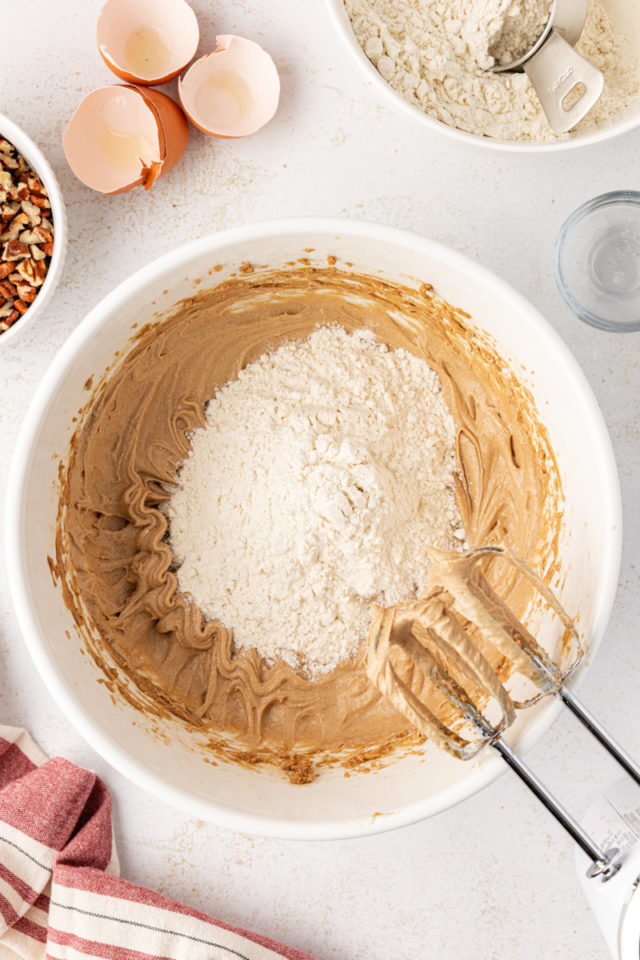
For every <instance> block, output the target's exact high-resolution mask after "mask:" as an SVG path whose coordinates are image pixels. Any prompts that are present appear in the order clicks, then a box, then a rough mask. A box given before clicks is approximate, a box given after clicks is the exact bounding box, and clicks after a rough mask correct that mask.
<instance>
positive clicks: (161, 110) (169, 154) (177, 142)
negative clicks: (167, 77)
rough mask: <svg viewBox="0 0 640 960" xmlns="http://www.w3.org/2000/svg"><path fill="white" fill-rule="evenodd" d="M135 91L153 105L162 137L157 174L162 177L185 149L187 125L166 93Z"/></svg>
mask: <svg viewBox="0 0 640 960" xmlns="http://www.w3.org/2000/svg"><path fill="white" fill-rule="evenodd" d="M137 89H138V90H139V92H140V93H141V94H142V96H143V97H145V99H146V100H147V101H148V102H150V103H151V104H152V105H153V107H154V109H155V110H156V111H157V114H158V119H159V122H160V127H161V130H162V132H163V135H164V158H163V160H162V169H161V171H160V173H159V176H161V177H163V176H164V175H165V173H169V170H172V169H173V168H174V167H175V165H176V163H177V162H178V160H180V158H181V157H182V154H183V153H184V152H185V150H186V149H187V143H188V142H189V124H188V122H187V118H186V117H185V115H184V113H183V112H182V110H181V109H180V107H179V106H178V104H177V103H176V102H175V100H172V99H171V97H168V96H167V95H166V93H161V92H160V91H159V90H151V89H150V88H149V87H138V88H137ZM149 186H151V184H149ZM147 189H149V187H147Z"/></svg>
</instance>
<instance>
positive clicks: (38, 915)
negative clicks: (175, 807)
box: [0, 725, 312, 960]
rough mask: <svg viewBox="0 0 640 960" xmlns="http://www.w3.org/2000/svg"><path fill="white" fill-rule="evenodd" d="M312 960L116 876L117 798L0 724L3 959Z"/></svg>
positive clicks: (91, 775)
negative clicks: (114, 806)
mask: <svg viewBox="0 0 640 960" xmlns="http://www.w3.org/2000/svg"><path fill="white" fill-rule="evenodd" d="M16 957H24V958H26V960H42V958H44V957H47V958H51V960H93V958H96V960H97V958H100V960H105V958H106V960H160V958H161V960H187V958H188V960H278V958H283V957H285V958H286V960H312V958H311V957H309V955H308V954H306V953H301V952H300V951H299V950H294V949H292V948H291V947H285V946H284V945H283V944H280V943H276V942H275V941H273V940H269V939H268V938H267V937H261V936H259V935H258V934H255V933H249V932H248V931H246V930H241V929H238V928H237V927H232V926H230V925H229V924H226V923H222V922H221V921H220V920H215V919H213V917H209V916H207V915H206V914H204V913H200V912H199V911H198V910H192V909H190V908H189V907H186V906H184V905H183V904H181V903H177V902H176V901H175V900H171V899H170V898H169V897H165V896H162V895H161V894H159V893H154V892H153V891H152V890H147V889H145V888H144V887H138V886H136V885H135V884H133V883H129V881H128V880H124V879H122V878H121V877H119V876H118V861H117V857H116V854H115V846H114V842H113V830H112V825H111V796H110V794H109V791H108V790H107V788H106V787H105V785H104V783H103V782H102V780H100V778H99V777H97V776H96V775H95V774H94V773H91V772H90V771H88V770H83V769H82V768H81V767H76V766H75V765H74V764H72V763H69V761H67V760H64V759H62V758H61V757H54V758H53V759H52V760H47V758H46V757H45V756H44V754H43V753H41V751H40V750H39V749H38V747H36V745H35V744H34V742H33V740H32V739H31V738H30V737H29V735H28V734H27V733H25V731H24V730H20V729H18V728H17V727H4V726H1V725H0V960H15V958H16Z"/></svg>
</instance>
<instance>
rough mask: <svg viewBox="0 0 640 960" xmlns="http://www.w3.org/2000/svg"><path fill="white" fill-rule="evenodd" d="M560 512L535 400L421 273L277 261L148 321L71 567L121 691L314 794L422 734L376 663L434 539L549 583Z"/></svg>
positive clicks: (101, 387) (92, 480) (108, 379)
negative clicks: (373, 634) (502, 550)
mask: <svg viewBox="0 0 640 960" xmlns="http://www.w3.org/2000/svg"><path fill="white" fill-rule="evenodd" d="M561 509H562V494H561V489H560V480H559V476H558V471H557V467H556V464H555V459H554V456H553V452H552V450H551V447H550V444H549V439H548V436H547V434H546V430H545V429H544V427H543V426H542V424H541V422H540V420H539V418H538V415H537V411H536V409H535V406H534V404H533V401H532V398H531V396H530V395H529V394H528V392H527V390H526V389H525V388H524V386H523V385H522V384H521V383H520V382H519V380H518V378H517V377H516V375H515V373H514V372H513V371H512V370H511V369H510V367H509V365H508V363H507V362H506V361H505V360H504V359H502V358H501V357H500V355H499V354H498V352H497V351H496V349H495V347H494V346H493V344H492V342H491V340H490V338H489V337H488V336H487V335H486V334H484V333H483V332H482V331H480V330H478V329H477V328H476V327H475V325H474V324H473V321H472V320H471V319H470V318H469V317H468V316H467V315H466V314H464V313H463V312H462V311H460V310H456V309H455V308H454V307H452V306H450V305H449V304H447V303H445V302H443V301H441V300H439V299H438V298H437V297H436V296H435V295H434V293H433V291H432V290H431V289H430V287H429V286H428V285H423V286H422V287H421V288H420V289H415V288H412V287H409V286H402V285H399V284H396V283H387V282H385V281H384V280H382V279H379V278H376V277H371V276H365V275H359V274H357V273H355V272H348V271H346V270H345V271H342V270H339V269H336V268H335V267H333V266H329V267H327V268H317V269H312V268H309V267H304V268H298V267H293V268H290V269H282V270H263V271H260V272H256V273H253V274H250V273H247V274H246V275H244V276H242V277H238V278H234V279H230V280H227V281H225V282H223V283H220V284H219V285H218V286H216V287H214V288H212V289H211V290H208V291H204V292H203V293H199V294H198V295H197V296H194V297H193V298H190V299H187V300H185V301H183V302H182V303H180V304H179V305H178V306H177V307H176V308H174V309H173V310H172V312H171V313H170V314H169V315H168V316H166V317H164V318H161V319H160V320H159V321H158V322H155V323H153V324H149V325H148V326H146V327H145V328H143V329H142V330H140V331H139V332H138V333H137V335H136V336H135V337H134V340H133V343H132V345H131V346H130V349H129V351H128V352H127V353H126V355H125V356H124V357H123V358H122V359H121V360H120V361H119V362H118V364H117V365H116V366H115V367H114V369H112V370H111V371H110V372H108V373H107V374H106V375H105V377H104V378H103V379H102V380H101V382H99V383H98V384H97V385H96V387H95V388H94V391H93V394H92V396H91V399H90V401H89V403H88V404H87V405H86V407H85V409H84V410H83V411H82V415H81V418H80V424H79V426H78V428H77V430H76V432H75V434H74V437H73V439H72V442H71V448H70V453H69V457H68V461H67V463H66V464H65V466H64V469H63V472H62V492H61V497H60V509H59V522H58V534H57V556H56V571H57V574H58V576H59V577H60V580H61V582H62V588H63V590H64V595H65V601H66V603H67V604H68V606H69V607H70V608H71V609H72V611H73V613H74V616H75V620H76V623H77V624H78V626H79V628H80V630H81V632H82V634H83V636H84V639H85V643H86V645H87V647H88V649H89V650H90V652H91V653H92V654H93V656H94V658H95V659H96V660H97V661H98V662H99V664H100V665H101V666H102V667H103V669H104V670H105V673H106V674H107V676H108V682H109V683H110V684H112V688H113V690H114V692H116V693H117V692H118V691H119V693H120V695H125V696H127V697H128V698H129V699H132V698H133V699H134V700H136V701H137V702H138V704H139V706H140V708H141V709H142V710H144V711H146V712H148V713H150V714H154V715H155V716H156V717H162V716H167V715H171V716H172V717H173V718H178V719H179V720H180V721H181V722H182V723H183V724H186V725H187V726H188V727H190V728H192V729H193V730H197V731H198V732H199V733H200V734H202V733H204V734H206V735H210V750H211V753H212V756H213V755H215V756H221V757H223V758H226V759H232V760H239V761H241V762H249V763H261V762H265V763H271V764H277V765H279V766H280V767H282V768H283V769H284V770H285V771H286V772H287V773H288V774H289V776H290V777H291V779H292V780H293V781H294V782H304V781H306V780H308V779H311V778H312V777H313V776H314V772H315V771H316V770H317V769H318V767H321V766H322V764H323V763H335V762H341V763H344V764H346V765H347V766H357V765H358V764H359V763H361V762H363V761H366V760H371V759H372V758H379V757H382V756H385V755H387V754H391V753H393V752H394V751H396V750H399V749H401V748H415V747H416V746H417V745H418V744H419V743H420V742H421V741H420V738H419V736H418V735H417V734H416V732H415V731H414V730H413V729H412V728H411V726H410V725H409V724H408V723H407V721H406V720H405V719H404V718H403V717H402V716H401V715H399V714H398V713H397V712H396V711H395V710H394V709H393V707H391V706H390V705H389V704H388V703H386V702H385V701H384V699H383V698H382V697H381V696H380V694H379V693H378V692H377V691H376V689H375V688H374V687H373V685H372V684H370V682H369V681H368V679H367V676H366V673H365V668H364V664H365V661H366V637H367V633H368V628H369V621H370V608H371V603H372V602H379V603H393V602H396V601H397V600H400V599H405V598H409V597H415V596H417V595H419V592H420V590H421V589H422V588H423V587H424V584H425V582H426V576H427V571H428V560H427V553H426V550H425V549H423V547H424V546H427V545H435V546H439V547H441V548H443V549H452V548H454V549H455V548H456V547H463V546H465V545H466V544H467V543H468V544H470V545H473V544H477V543H506V544H508V545H509V546H511V547H512V548H513V549H514V550H515V551H516V552H517V553H519V554H520V555H522V556H526V557H527V558H528V559H529V560H530V561H531V562H532V563H533V564H534V565H536V567H537V569H538V570H539V572H541V574H542V575H543V576H544V577H545V578H547V579H551V578H552V577H553V575H554V573H555V572H556V571H557V569H558V537H559V533H560V526H561ZM496 586H498V587H499V589H500V590H501V593H502V595H503V596H504V597H505V599H506V600H507V601H508V602H509V604H510V605H511V606H512V607H513V608H514V610H516V611H518V612H519V613H523V612H524V610H525V609H526V607H527V603H528V601H529V597H528V595H527V591H526V588H524V587H522V585H521V584H517V583H515V582H513V581H510V582H507V581H505V582H504V583H501V584H497V585H496ZM494 666H495V668H496V669H497V670H498V671H499V672H500V671H502V672H504V670H505V669H507V665H505V664H501V663H495V664H494ZM132 691H133V692H132Z"/></svg>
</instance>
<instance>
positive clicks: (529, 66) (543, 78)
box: [524, 30, 604, 133]
mask: <svg viewBox="0 0 640 960" xmlns="http://www.w3.org/2000/svg"><path fill="white" fill-rule="evenodd" d="M524 69H525V71H526V73H527V76H528V77H529V79H530V80H531V82H532V84H533V85H534V87H535V88H536V93H537V94H538V96H539V98H540V103H541V104H542V109H543V110H544V112H545V115H546V117H547V120H548V121H549V125H550V126H551V128H552V130H555V131H556V133H567V131H569V130H571V128H572V127H575V125H576V123H578V122H579V121H580V120H582V118H583V117H584V116H586V114H587V113H588V112H589V110H591V108H592V107H593V105H594V104H595V103H596V101H597V100H598V98H599V97H600V94H601V93H602V90H603V88H604V77H603V76H602V74H601V73H600V71H599V70H598V68H597V67H594V66H593V64H591V63H589V61H588V60H585V58H584V57H581V56H580V54H579V53H577V52H576V51H575V50H574V49H573V47H572V46H571V45H570V44H569V43H567V41H566V40H563V38H562V37H561V36H560V34H559V33H558V32H557V31H556V30H552V31H551V33H550V34H549V37H548V39H547V40H546V41H545V42H544V43H543V45H542V46H541V47H540V49H539V50H538V51H537V53H534V55H533V56H532V57H531V58H530V59H529V60H527V61H526V63H525V64H524ZM579 84H581V85H583V86H584V90H583V91H582V94H581V96H579V97H578V99H577V101H576V102H575V103H574V104H573V105H572V106H570V107H569V108H568V109H565V107H564V106H563V103H564V101H565V99H566V97H567V95H568V94H569V93H570V92H571V91H572V90H573V89H574V87H576V86H577V85H579Z"/></svg>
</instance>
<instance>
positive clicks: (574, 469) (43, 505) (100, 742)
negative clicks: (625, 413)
mask: <svg viewBox="0 0 640 960" xmlns="http://www.w3.org/2000/svg"><path fill="white" fill-rule="evenodd" d="M299 257H304V258H306V260H308V262H309V264H310V265H318V266H325V265H326V263H327V259H328V258H333V257H336V258H337V259H338V262H339V263H341V264H348V269H352V270H353V271H357V272H361V273H367V274H376V275H379V276H380V277H381V278H383V279H386V280H390V281H392V282H395V283H402V284H405V285H410V286H414V287H415V288H416V289H418V288H419V287H420V286H421V284H424V283H428V284H433V286H434V288H435V290H436V291H437V293H438V294H439V295H440V296H441V297H443V298H444V299H446V300H447V301H448V302H450V303H454V304H455V305H456V306H457V307H459V308H461V309H463V310H464V311H466V312H467V313H468V314H470V315H471V317H472V320H473V323H474V324H476V325H477V327H478V328H479V330H480V331H483V332H484V333H486V334H488V335H490V336H491V338H492V339H493V342H494V343H495V347H496V350H497V351H498V353H499V354H500V356H501V357H503V358H506V359H508V362H509V366H510V368H511V369H512V370H513V371H514V372H515V373H516V375H517V376H518V378H519V379H520V381H521V383H522V385H523V387H524V388H526V390H528V391H529V392H530V395H531V397H532V400H533V402H534V403H535V406H536V409H537V411H538V413H539V417H540V420H541V421H542V422H543V424H544V426H545V427H546V429H547V431H548V434H549V438H550V443H551V446H552V449H553V451H554V454H555V457H556V460H557V466H558V471H559V474H560V478H561V484H562V490H563V493H564V512H563V514H562V524H563V525H562V535H561V543H560V551H559V555H560V557H561V561H562V562H561V569H560V570H559V571H558V576H559V583H560V584H561V597H562V600H563V602H564V603H565V605H566V606H567V607H568V609H570V610H571V611H574V610H575V611H579V614H580V621H579V622H580V626H581V628H582V629H583V630H584V631H585V634H586V635H587V636H588V637H589V642H590V646H591V649H592V650H593V649H594V648H596V647H597V646H598V644H599V642H600V640H601V639H602V637H603V634H604V631H605V627H606V624H607V620H608V617H609V614H610V611H611V607H612V603H613V598H614V594H615V589H616V584H617V575H618V566H619V558H620V543H621V508H620V495H619V488H618V479H617V473H616V468H615V463H614V459H613V454H612V450H611V446H610V441H609V437H608V434H607V430H606V427H605V425H604V422H603V420H602V416H601V414H600V411H599V409H598V407H597V404H596V401H595V399H594V397H593V394H592V393H591V390H590V388H589V386H588V384H587V382H586V380H585V378H584V376H583V374H582V373H581V371H580V369H579V368H578V366H577V364H576V362H575V360H574V359H573V357H572V356H571V354H570V353H569V351H568V350H567V348H566V346H565V345H564V344H563V343H562V341H561V340H560V338H559V337H558V336H557V335H556V333H555V332H554V331H553V329H552V328H551V327H550V325H549V324H548V323H547V322H546V321H545V320H544V318H543V317H542V316H541V315H540V314H539V313H537V311H536V310H535V309H534V308H533V307H532V306H531V305H530V304H529V303H528V302H527V301H526V300H524V299H523V298H522V297H521V296H520V295H519V294H517V293H516V292H515V291H514V290H512V289H511V288H510V287H509V286H507V285H506V284H505V283H504V282H503V281H501V280H500V279H499V278H497V277H496V276H494V275H493V274H491V273H489V272H488V271H487V270H485V269H483V268H481V267H479V266H478V265H477V264H475V263H473V262H472V261H470V260H468V259H467V258H466V257H463V256H462V255H460V254H459V253H457V252H455V251H453V250H450V249H448V248H446V247H443V246H441V245H439V244H436V243H434V242H432V241H430V240H427V239H425V238H422V237H419V236H416V235H413V234H410V233H406V232H403V231H399V230H395V229H392V228H389V227H385V226H380V225H376V224H370V223H365V222H355V221H348V220H337V219H336V220H332V219H323V218H315V219H294V220H285V221H276V222H271V223H262V224H251V225H249V226H244V227H239V228H236V229H232V230H227V231H223V232H220V233H217V234H214V235H212V236H209V237H205V238H203V239H199V240H195V241H193V242H191V243H188V244H186V245H184V246H182V247H180V248H179V249H177V250H175V251H173V252H171V253H169V254H167V255H166V256H164V257H162V258H160V259H159V260H157V261H155V262H153V263H151V264H149V265H148V266H147V267H144V268H143V269H142V270H140V271H138V272H137V273H136V274H134V275H133V276H132V277H130V278H129V279H128V280H126V281H125V282H124V283H122V284H121V285H120V286H119V287H117V288H116V289H115V290H114V291H113V292H112V293H110V294H109V295H108V296H107V297H105V299H104V300H103V301H102V302H101V303H100V304H98V305H97V306H96V307H95V308H94V309H93V310H92V311H91V312H90V314H89V315H88V316H87V317H86V318H85V319H84V320H83V321H82V323H81V324H80V325H79V327H78V328H77V329H76V331H74V333H73V334H72V336H71V337H70V338H69V340H68V341H67V343H66V344H65V345H64V346H63V348H62V350H61V351H60V353H59V354H58V356H57V357H56V359H55V360H54V361H53V363H52V364H51V366H50V368H49V370H48V371H47V373H46V376H45V378H44V380H43V382H42V383H41V385H40V388H39V390H38V392H37V395H36V397H35V399H34V401H33V404H32V406H31V408H30V410H29V412H28V414H27V417H26V419H25V421H24V425H23V429H22V432H21V436H20V440H19V443H18V447H17V450H16V454H15V460H14V463H13V469H12V476H11V484H10V491H9V494H8V498H7V514H6V536H5V542H6V547H7V551H8V563H7V569H8V577H9V581H10V587H11V592H12V596H13V600H14V604H15V608H16V611H17V614H18V618H19V622H20V625H21V629H22V632H23V635H24V638H25V641H26V643H27V644H28V647H29V649H30V652H31V654H32V657H33V660H34V662H35V665H36V668H37V669H38V671H39V672H40V674H41V675H42V677H43V679H44V681H45V683H46V685H47V687H48V688H49V690H50V692H51V693H52V695H53V696H54V697H55V699H56V700H57V702H58V703H59V705H60V707H61V708H62V709H63V710H64V711H65V713H66V714H67V716H68V717H69V719H70V721H71V722H72V723H74V724H75V726H76V727H77V729H78V731H79V732H80V733H81V734H82V736H84V737H85V738H86V739H87V740H88V741H89V743H90V744H91V745H92V746H93V747H94V749H96V750H97V751H98V752H99V753H100V754H102V756H104V757H105V758H106V760H107V761H109V762H110V763H111V764H112V765H113V766H115V767H116V768H117V769H119V770H120V771H121V772H122V773H124V774H125V775H126V776H128V777H130V778H131V779H132V780H133V781H135V782H136V783H138V784H139V785H140V786H142V787H143V788H145V789H147V790H148V791H149V792H150V793H152V794H154V795H155V796H157V797H160V798H161V799H163V800H165V801H166V802H168V803H172V804H174V805H175V806H177V807H179V808H181V809H182V810H184V811H185V812H187V813H189V814H190V815H192V816H195V817H198V818H200V819H203V820H208V821H212V822H215V823H218V824H220V825H223V826H225V827H228V828H232V829H237V830H241V831H244V832H247V833H254V834H261V835H268V836H276V837H283V838H292V839H296V838H297V839H327V838H339V837H350V836H361V835H365V834H370V833H376V832H380V831H383V830H388V829H391V828H394V827H398V826H402V825H404V824H408V823H412V822H415V821H417V820H420V819H422V818H424V817H427V816H431V815H433V814H435V813H437V812H439V811H441V810H444V809H446V808H447V807H449V806H451V805H453V804H455V803H457V802H459V801H461V800H463V799H465V798H467V797H469V796H471V795H472V794H473V793H475V792H476V791H478V790H479V789H481V788H482V787H483V786H485V785H486V784H487V783H488V782H490V781H491V780H493V779H495V778H496V777H497V776H499V774H500V773H501V772H503V769H504V768H503V766H502V764H501V762H500V760H499V759H498V758H497V757H487V758H484V759H481V760H480V761H478V762H476V761H474V762H473V763H463V762H460V761H457V760H455V759H453V758H452V757H450V756H449V755H447V754H444V753H442V752H440V751H438V750H437V749H436V748H435V747H431V746H430V745H428V744H427V746H426V749H425V751H424V754H422V755H419V754H418V753H416V752H413V753H411V754H409V755H406V754H405V755H403V756H397V757H395V758H393V757H392V758H390V759H388V760H387V762H386V763H385V764H384V765H381V766H379V767H376V768H375V769H374V770H372V771H369V772H364V771H363V772H355V773H352V774H351V775H350V776H349V777H345V771H344V769H343V768H342V767H340V766H337V767H335V768H331V769H328V770H323V771H322V773H321V775H320V776H318V777H317V778H316V779H315V780H313V782H311V783H307V784H305V785H303V786H300V785H294V784H292V783H290V782H289V781H288V780H287V779H285V778H283V776H282V774H281V773H280V771H276V770H275V769H272V768H260V769H253V768H250V767H243V766H240V765H238V764H235V763H226V762H217V763H215V764H212V763H211V762H205V761H206V759H207V756H209V759H210V754H209V755H208V754H207V751H206V749H205V748H204V747H203V746H202V744H200V743H199V742H198V741H197V739H194V738H193V737H192V736H191V734H190V735H189V737H187V736H186V734H185V731H184V729H183V727H182V726H181V725H180V723H179V722H178V721H177V720H173V719H170V718H165V717H162V718H160V717H157V716H156V717H155V718H154V716H153V715H149V716H145V715H144V714H142V713H141V711H140V710H139V709H138V708H137V707H134V706H132V704H131V703H130V702H129V701H128V700H127V699H126V698H125V697H122V696H114V695H113V693H112V690H111V689H110V687H109V684H105V682H104V674H103V673H102V671H101V669H100V668H99V667H98V666H97V665H96V663H95V662H94V660H93V659H92V658H91V657H90V656H87V655H86V651H85V649H84V643H83V642H82V640H81V639H80V637H79V634H78V628H77V624H76V621H75V620H74V618H73V616H72V614H71V612H70V610H69V608H68V607H67V605H66V603H65V601H64V597H63V596H62V594H61V590H60V587H59V582H58V581H57V580H56V578H55V577H52V571H51V568H50V563H49V561H48V557H54V556H55V555H56V547H55V542H54V541H55V536H56V519H57V511H58V498H59V465H60V460H61V458H65V457H66V456H67V455H68V449H69V441H70V437H71V435H72V433H73V430H74V423H73V421H74V419H75V417H76V416H77V414H78V411H79V410H81V409H82V408H83V407H84V406H85V404H86V402H87V397H88V394H87V383H91V378H92V377H93V378H94V380H95V381H96V382H97V381H99V379H100V377H101V376H102V375H103V374H104V373H105V372H106V371H107V370H108V369H109V368H110V365H111V364H112V363H113V362H114V357H115V356H116V354H117V352H118V351H122V350H123V348H126V344H127V342H128V340H129V338H130V336H131V335H132V332H133V331H134V330H135V329H137V328H138V327H139V326H143V325H144V324H146V323H148V324H152V325H153V324H155V323H158V322H161V319H162V317H163V316H164V315H165V312H166V311H170V310H171V309H172V307H174V305H176V304H178V303H179V302H180V301H182V300H183V299H184V298H185V297H190V296H192V295H193V292H194V290H195V289H202V287H203V286H205V285H208V286H212V285H215V284H216V283H218V282H221V281H224V280H225V279H227V278H228V277H229V275H230V274H231V273H234V272H236V273H237V271H238V269H239V268H241V267H242V265H243V264H246V263H247V262H248V263H252V262H253V263H255V264H269V265H271V266H272V267H279V266H281V267H284V266H285V265H286V264H287V263H290V262H291V261H294V260H296V259H297V258H299ZM305 262H306V261H305ZM214 268H215V270H214ZM585 465H587V468H588V477H589V482H588V483H585V482H584V477H585ZM99 681H102V682H99ZM558 710H559V706H558V705H557V704H556V703H555V701H553V702H544V703H541V704H539V705H537V706H536V707H534V708H531V709H530V710H527V711H523V712H522V713H521V715H520V717H519V719H518V721H517V723H516V725H515V726H514V727H513V728H512V730H511V731H510V732H509V733H510V739H512V740H513V741H515V742H517V744H518V746H519V748H520V749H521V750H526V749H527V748H528V747H529V746H531V745H532V744H533V743H534V742H535V741H536V740H537V739H538V738H539V737H540V736H541V735H542V733H543V732H544V731H545V730H546V729H547V727H548V726H549V724H550V723H551V721H552V720H553V718H554V717H555V716H556V714H557V712H558Z"/></svg>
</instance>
